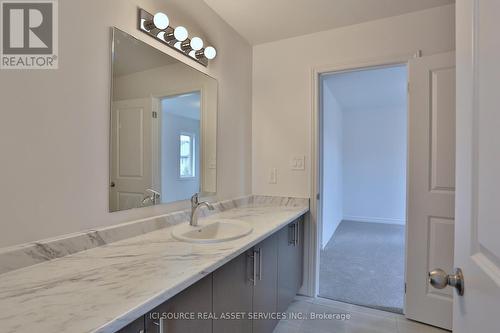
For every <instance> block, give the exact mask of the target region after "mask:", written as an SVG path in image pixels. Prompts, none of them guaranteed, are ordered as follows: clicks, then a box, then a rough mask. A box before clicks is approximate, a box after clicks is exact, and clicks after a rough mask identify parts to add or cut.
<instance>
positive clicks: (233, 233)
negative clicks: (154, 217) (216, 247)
mask: <svg viewBox="0 0 500 333" xmlns="http://www.w3.org/2000/svg"><path fill="white" fill-rule="evenodd" d="M252 231H253V228H252V227H251V226H250V225H249V224H248V223H245V222H243V221H239V220H231V219H208V220H204V221H199V224H198V225H197V226H195V227H193V226H191V225H190V224H189V223H183V224H181V225H178V226H176V227H175V228H174V229H173V230H172V237H174V238H175V239H177V240H180V241H183V242H189V243H220V242H227V241H230V240H234V239H238V238H241V237H244V236H246V235H248V234H250V233H251V232H252Z"/></svg>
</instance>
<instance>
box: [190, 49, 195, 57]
mask: <svg viewBox="0 0 500 333" xmlns="http://www.w3.org/2000/svg"><path fill="white" fill-rule="evenodd" d="M189 56H190V57H191V58H196V51H195V50H192V51H191V52H189Z"/></svg>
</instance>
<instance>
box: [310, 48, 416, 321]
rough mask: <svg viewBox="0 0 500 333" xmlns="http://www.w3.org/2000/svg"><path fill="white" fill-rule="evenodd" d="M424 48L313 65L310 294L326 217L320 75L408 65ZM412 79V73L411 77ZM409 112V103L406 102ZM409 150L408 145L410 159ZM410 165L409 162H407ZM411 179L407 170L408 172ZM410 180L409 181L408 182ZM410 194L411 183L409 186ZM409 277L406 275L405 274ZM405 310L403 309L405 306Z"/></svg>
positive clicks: (315, 292)
mask: <svg viewBox="0 0 500 333" xmlns="http://www.w3.org/2000/svg"><path fill="white" fill-rule="evenodd" d="M421 56H422V52H421V51H420V50H417V51H416V52H415V53H413V54H402V55H388V56H385V57H377V58H370V59H361V60H359V61H355V62H346V63H339V64H331V65H322V66H317V67H313V68H312V69H311V90H312V93H311V96H312V101H311V102H312V114H311V183H310V184H311V189H310V191H311V192H310V198H311V199H310V214H309V222H310V223H307V227H308V228H306V230H305V235H306V241H307V243H306V244H305V247H306V256H305V258H304V259H305V260H304V271H305V272H304V285H303V287H302V289H301V293H302V294H304V295H307V296H310V297H317V296H318V292H319V257H320V251H321V236H322V227H323V221H322V216H321V208H322V200H323V198H322V197H320V193H321V190H322V188H321V183H320V180H321V179H322V178H323V175H322V168H321V164H322V163H321V157H322V156H321V148H322V139H321V136H322V131H321V126H320V121H321V119H322V113H321V107H322V103H321V87H320V82H321V81H320V76H321V74H326V73H334V72H337V73H340V72H348V71H355V70H363V69H369V68H377V67H389V66H397V65H406V66H407V68H408V66H409V61H410V60H411V59H413V58H419V57H421ZM408 80H409V77H408ZM407 108H408V111H407V112H409V105H407ZM409 154H410V152H409V150H408V149H407V160H408V156H409ZM407 168H408V165H407ZM407 179H408V173H407ZM407 183H408V182H407ZM406 192H407V197H408V187H407V190H406ZM405 238H406V239H405V249H406V243H407V241H406V240H407V239H408V234H407V233H406V231H405ZM405 277H406V257H405ZM405 281H406V278H405ZM403 312H404V309H403Z"/></svg>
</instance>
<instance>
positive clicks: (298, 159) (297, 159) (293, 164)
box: [290, 155, 306, 170]
mask: <svg viewBox="0 0 500 333" xmlns="http://www.w3.org/2000/svg"><path fill="white" fill-rule="evenodd" d="M305 164H306V157H305V156H304V155H294V156H292V159H291V160H290V168H291V169H292V170H305V167H306V166H305Z"/></svg>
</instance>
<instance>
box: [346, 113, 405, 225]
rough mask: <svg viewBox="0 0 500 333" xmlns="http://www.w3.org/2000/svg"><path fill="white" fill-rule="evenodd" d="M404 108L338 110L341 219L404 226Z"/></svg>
mask: <svg viewBox="0 0 500 333" xmlns="http://www.w3.org/2000/svg"><path fill="white" fill-rule="evenodd" d="M406 113H407V111H406V106H401V107H397V108H395V107H393V108H382V109H358V110H344V112H343V159H342V163H343V170H344V173H343V192H342V193H343V197H344V200H343V219H344V220H353V221H364V222H381V223H396V224H404V223H405V216H406V147H407V142H406V140H407V116H406Z"/></svg>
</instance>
